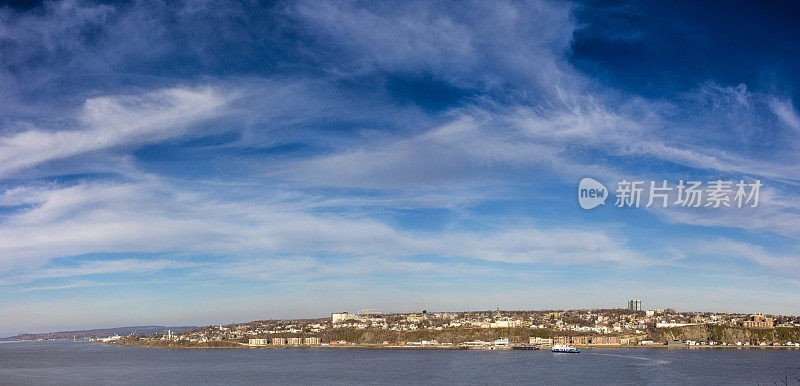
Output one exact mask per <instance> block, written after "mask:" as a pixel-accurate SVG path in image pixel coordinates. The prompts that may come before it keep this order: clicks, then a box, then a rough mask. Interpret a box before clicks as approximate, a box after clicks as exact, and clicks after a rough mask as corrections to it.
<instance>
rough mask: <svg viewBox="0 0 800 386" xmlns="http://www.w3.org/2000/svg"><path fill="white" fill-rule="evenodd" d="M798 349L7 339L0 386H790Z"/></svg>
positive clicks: (796, 374)
mask: <svg viewBox="0 0 800 386" xmlns="http://www.w3.org/2000/svg"><path fill="white" fill-rule="evenodd" d="M798 378H800V350H796V349H794V350H792V349H696V350H687V349H654V348H618V349H587V350H584V351H583V352H582V353H580V354H556V353H551V352H549V351H546V350H539V351H519V350H510V351H479V350H376V349H355V348H352V349H339V348H295V349H243V350H224V349H223V350H220V349H216V350H213V349H209V350H164V349H149V348H132V347H114V346H106V345H101V344H96V343H74V342H69V341H50V342H5V343H0V384H2V385H15V384H35V385H41V384H143V385H155V384H186V385H188V384H192V385H194V384H265V383H266V384H283V385H286V384H321V385H331V384H346V385H351V384H409V383H415V384H419V383H424V384H532V383H534V384H535V383H548V384H576V383H577V384H637V385H638V384H659V385H663V384H749V385H755V384H762V385H763V384H769V385H772V384H779V385H782V384H784V381H786V380H788V381H789V384H798V383H800V380H798Z"/></svg>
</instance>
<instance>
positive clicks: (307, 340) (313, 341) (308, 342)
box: [303, 337, 322, 345]
mask: <svg viewBox="0 0 800 386" xmlns="http://www.w3.org/2000/svg"><path fill="white" fill-rule="evenodd" d="M320 343H322V340H321V339H320V338H317V337H311V338H303V344H305V345H319V344H320Z"/></svg>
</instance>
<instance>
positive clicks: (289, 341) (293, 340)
mask: <svg viewBox="0 0 800 386" xmlns="http://www.w3.org/2000/svg"><path fill="white" fill-rule="evenodd" d="M286 344H288V345H292V346H299V345H301V344H303V338H286Z"/></svg>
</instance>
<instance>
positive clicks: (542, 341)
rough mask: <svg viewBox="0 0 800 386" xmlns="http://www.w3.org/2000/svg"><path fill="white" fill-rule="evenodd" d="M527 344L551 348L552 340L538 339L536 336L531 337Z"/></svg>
mask: <svg viewBox="0 0 800 386" xmlns="http://www.w3.org/2000/svg"><path fill="white" fill-rule="evenodd" d="M529 343H530V344H535V345H542V346H552V345H553V339H552V338H540V337H538V336H533V337H531V338H530V340H529Z"/></svg>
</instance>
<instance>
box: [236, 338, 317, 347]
mask: <svg viewBox="0 0 800 386" xmlns="http://www.w3.org/2000/svg"><path fill="white" fill-rule="evenodd" d="M321 343H322V340H321V339H320V338H317V337H310V338H262V339H255V338H254V339H250V341H249V342H248V344H249V345H250V346H301V345H305V346H318V345H320V344H321Z"/></svg>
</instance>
